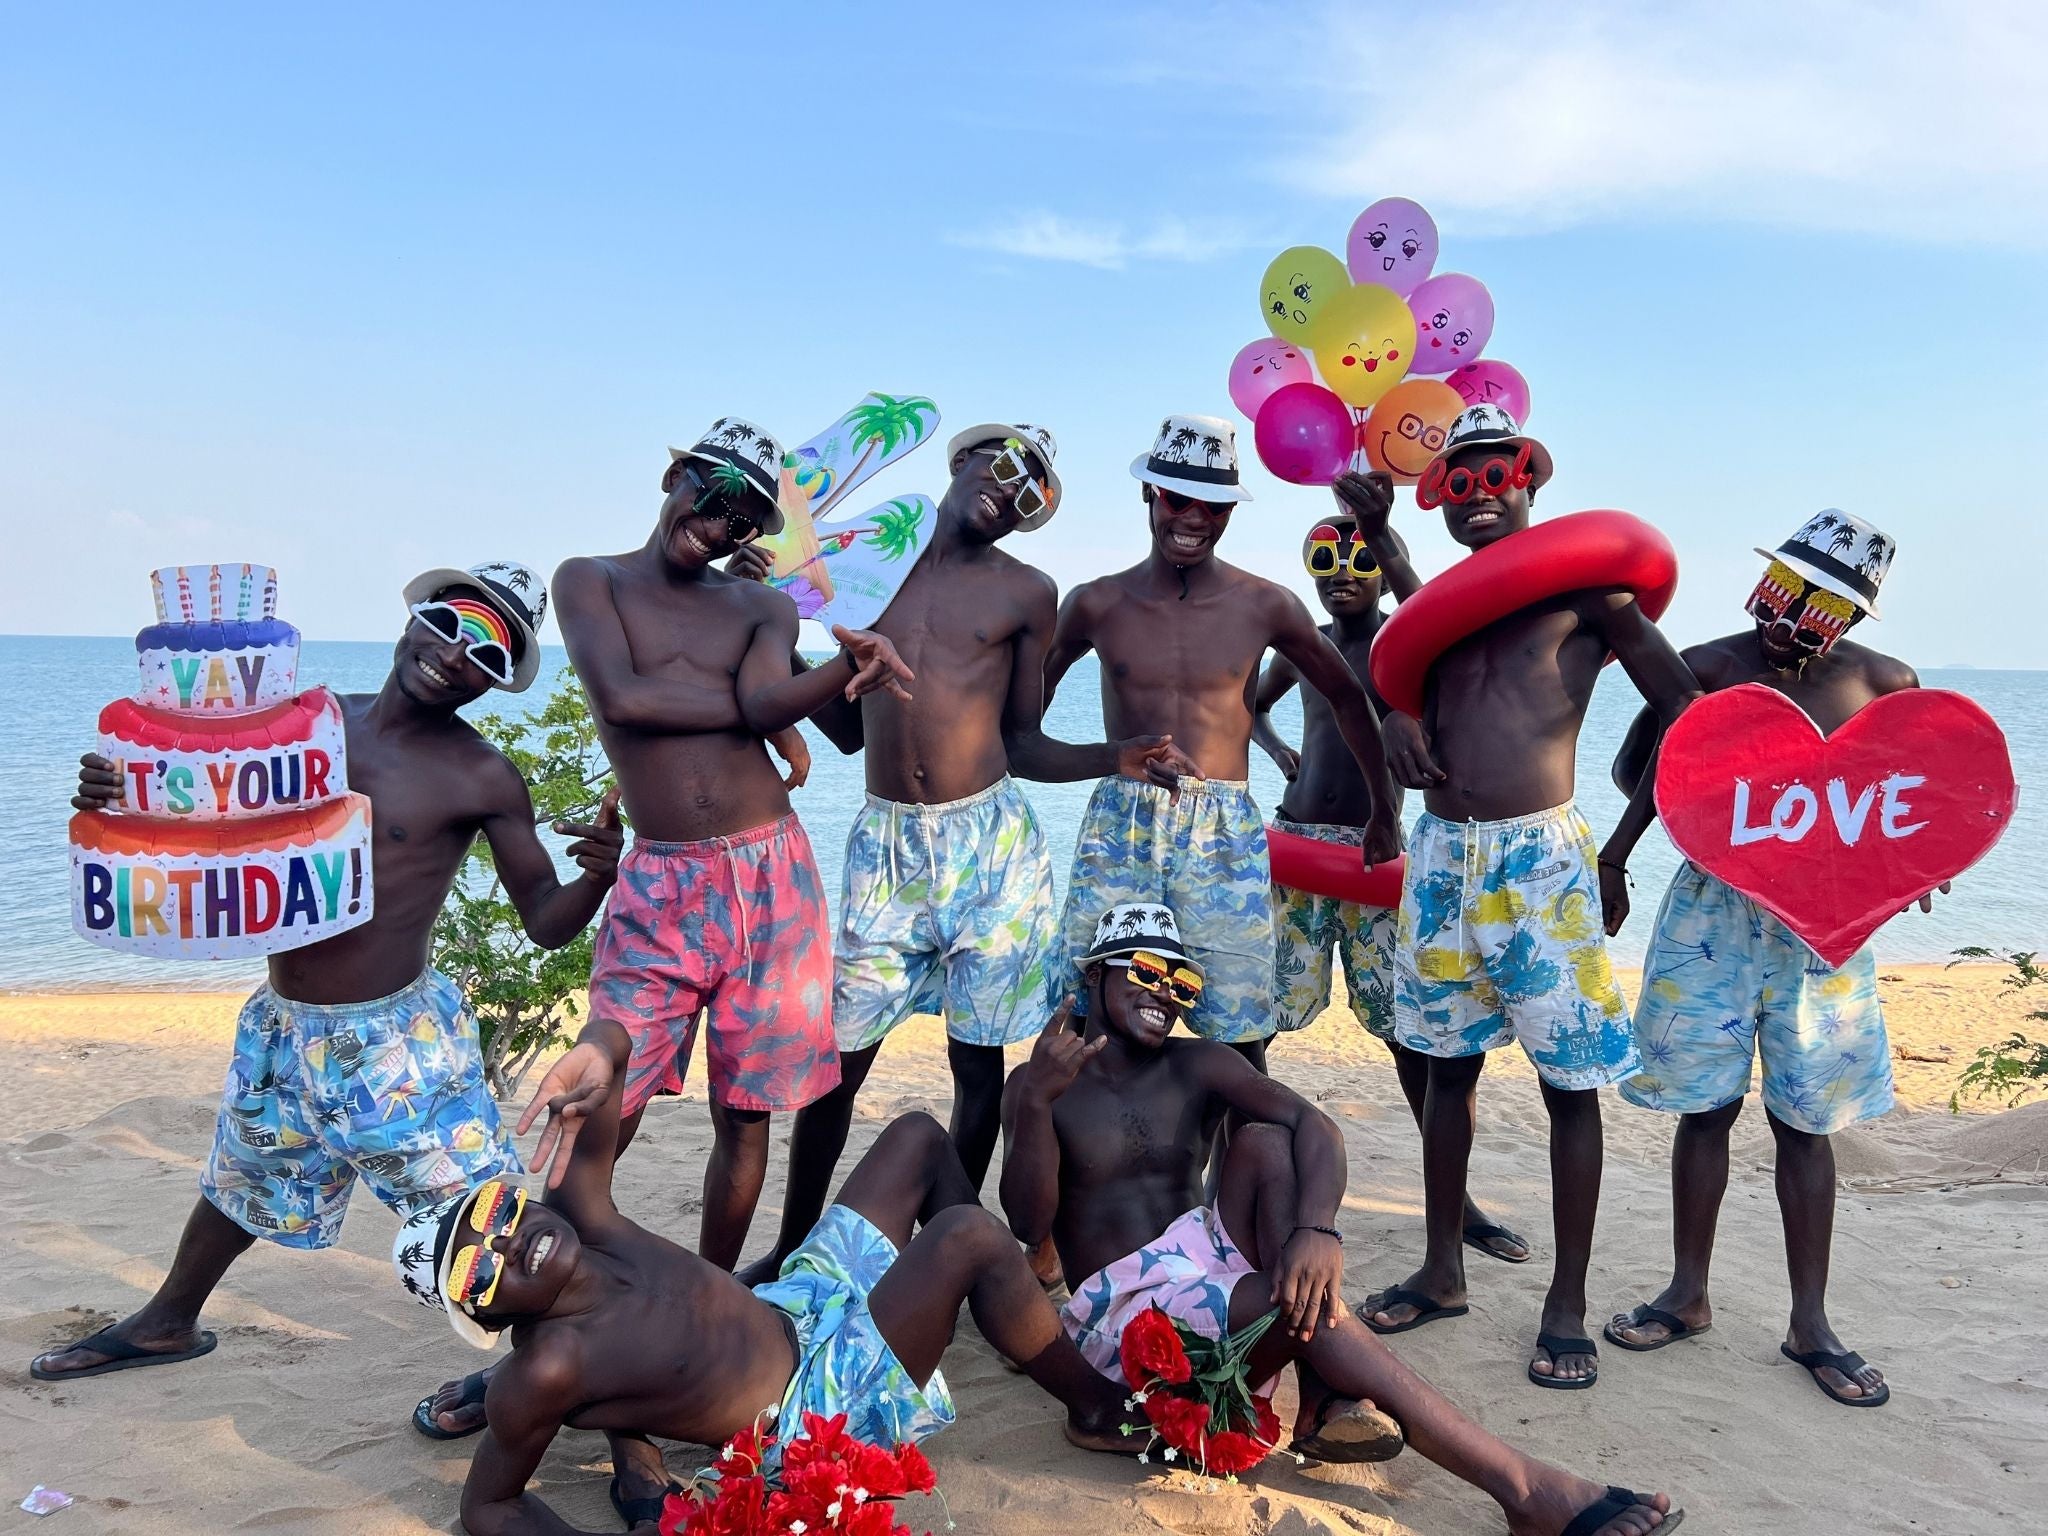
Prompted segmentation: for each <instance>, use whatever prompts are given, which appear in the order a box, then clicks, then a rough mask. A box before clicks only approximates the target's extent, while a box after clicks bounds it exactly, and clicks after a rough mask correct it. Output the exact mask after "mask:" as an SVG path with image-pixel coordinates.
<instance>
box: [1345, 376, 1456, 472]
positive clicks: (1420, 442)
mask: <svg viewBox="0 0 2048 1536" xmlns="http://www.w3.org/2000/svg"><path fill="white" fill-rule="evenodd" d="M1464 407H1465V402H1464V401H1463V400H1461V399H1460V398H1459V397H1458V392H1457V391H1456V390H1455V389H1452V388H1451V387H1450V386H1449V385H1448V384H1445V383H1443V382H1442V381H1440V380H1437V379H1403V380H1402V381H1401V382H1400V383H1399V384H1396V385H1395V386H1394V387H1393V388H1392V389H1390V390H1388V391H1387V393H1386V395H1385V397H1384V398H1383V399H1382V400H1381V401H1380V403H1379V404H1378V405H1376V406H1374V407H1373V411H1372V415H1371V416H1370V417H1368V418H1367V420H1366V423H1365V426H1364V428H1363V429H1362V430H1361V432H1360V439H1361V441H1362V444H1363V446H1364V448H1365V457H1366V460H1367V462H1369V463H1370V464H1371V465H1372V467H1373V468H1374V469H1380V470H1385V471H1386V472H1387V473H1388V474H1390V475H1392V476H1393V477H1394V483H1395V484H1396V485H1413V484H1414V483H1415V482H1416V480H1417V479H1419V478H1420V477H1421V475H1422V472H1423V471H1424V470H1425V469H1427V468H1429V461H1430V460H1431V459H1433V458H1435V457H1436V456H1437V455H1438V454H1439V453H1442V452H1443V449H1444V442H1445V439H1446V437H1447V436H1448V435H1449V433H1450V430H1451V423H1452V422H1454V421H1456V420H1457V419H1458V412H1459V411H1461V410H1463V409H1464Z"/></svg>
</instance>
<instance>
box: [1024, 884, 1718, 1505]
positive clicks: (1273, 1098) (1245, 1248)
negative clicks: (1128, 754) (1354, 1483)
mask: <svg viewBox="0 0 2048 1536" xmlns="http://www.w3.org/2000/svg"><path fill="white" fill-rule="evenodd" d="M1192 949H1193V946H1191V945H1188V944H1185V943H1183V942H1182V940H1181V933H1180V928H1179V925H1178V924H1177V923H1176V922H1175V920H1174V916H1173V914H1172V913H1171V912H1170V911H1168V910H1167V909H1166V908H1164V907H1160V906H1153V905H1148V904H1135V905H1130V906H1123V907H1117V908H1113V909H1111V910H1110V911H1108V912H1105V913H1104V914H1102V916H1101V918H1100V920H1099V921H1098V922H1097V923H1096V924H1095V928H1094V937H1093V940H1092V942H1091V943H1090V944H1089V945H1088V947H1087V948H1086V950H1085V951H1084V952H1083V954H1082V956H1081V965H1082V975H1083V979H1084V983H1085V985H1086V986H1087V988H1088V992H1089V1003H1090V1007H1089V1009H1088V1015H1087V1020H1086V1023H1085V1025H1084V1026H1083V1027H1082V1030H1081V1031H1080V1032H1079V1033H1076V1032H1075V1031H1074V1030H1073V1029H1071V1028H1069V1027H1068V1010H1067V1009H1065V1008H1062V1009H1060V1010H1059V1011H1058V1012H1057V1013H1056V1014H1054V1015H1053V1017H1052V1019H1051V1021H1050V1022H1049V1023H1048V1024H1047V1025H1046V1028H1045V1030H1044V1032H1043V1033H1042V1034H1041V1035H1040V1036H1039V1039H1038V1043H1037V1044H1036V1045H1035V1046H1034V1047H1033V1049H1032V1053H1031V1059H1030V1061H1029V1062H1028V1063H1027V1064H1026V1065H1024V1066H1022V1067H1020V1068H1018V1070H1017V1071H1016V1072H1015V1073H1013V1074H1012V1075H1011V1078H1010V1082H1009V1085H1008V1088H1007V1089H1006V1091H1005V1093H1004V1097H1003V1132H1004V1155H1003V1209H1004V1210H1005V1211H1006V1212H1007V1213H1008V1215H1009V1218H1010V1230H1011V1231H1012V1232H1014V1233H1015V1234H1016V1235H1017V1236H1018V1237H1019V1238H1020V1239H1022V1240H1023V1241H1024V1242H1026V1243H1035V1242H1038V1241H1039V1240H1041V1239H1043V1238H1044V1237H1045V1236H1046V1235H1047V1234H1050V1235H1051V1237H1052V1240H1053V1242H1054V1244H1055V1245H1056V1246H1057V1248H1058V1251H1059V1256H1060V1261H1061V1263H1062V1265H1063V1266H1064V1267H1065V1270H1066V1273H1067V1276H1068V1277H1069V1283H1070V1285H1071V1288H1072V1291H1073V1299H1072V1300H1071V1301H1069V1302H1068V1303H1067V1305H1066V1307H1065V1308H1064V1309H1062V1312H1061V1320H1062V1322H1063V1323H1064V1324H1065V1326H1066V1329H1067V1331H1068V1332H1069V1333H1070V1334H1072V1335H1073V1337H1074V1340H1075V1342H1076V1343H1077V1344H1078V1345H1079V1346H1080V1350H1081V1353H1082V1355H1083V1356H1084V1357H1086V1359H1087V1360H1088V1362H1089V1363H1090V1364H1091V1365H1093V1366H1094V1367H1095V1369H1096V1370H1098V1371H1100V1372H1102V1373H1103V1374H1104V1375H1105V1376H1106V1377H1107V1378H1108V1379H1110V1380H1111V1381H1114V1382H1117V1383H1119V1385H1120V1387H1122V1388H1123V1389H1124V1390H1128V1387H1129V1384H1128V1383H1125V1382H1123V1380H1122V1368H1121V1365H1120V1363H1119V1360H1118V1346H1119V1345H1120V1343H1121V1341H1122V1337H1123V1330H1124V1329H1125V1327H1126V1326H1128V1325H1129V1323H1130V1322H1131V1320H1132V1319H1133V1318H1134V1317H1136V1316H1138V1315H1139V1314H1140V1313H1141V1312H1143V1311H1144V1310H1145V1309H1146V1308H1147V1307H1150V1306H1153V1305H1157V1306H1159V1307H1161V1308H1162V1309H1164V1310H1165V1311H1166V1312H1167V1314H1168V1315H1169V1316H1171V1317H1172V1318H1174V1319H1175V1320H1176V1321H1177V1322H1179V1323H1181V1324H1184V1325H1185V1326H1187V1327H1189V1328H1191V1329H1193V1330H1194V1331H1196V1332H1199V1333H1201V1334H1204V1335H1206V1336H1207V1337H1209V1338H1212V1339H1213V1338H1219V1337H1221V1336H1222V1335H1223V1334H1224V1332H1225V1331H1226V1330H1227V1331H1229V1332H1232V1333H1235V1332H1237V1331H1239V1330H1241V1329H1243V1328H1245V1327H1246V1326H1248V1325H1249V1324H1251V1323H1253V1322H1256V1321H1257V1320H1258V1319H1259V1318H1261V1317H1262V1316H1264V1315H1265V1314H1266V1313H1268V1312H1270V1311H1272V1310H1274V1309H1275V1308H1278V1309H1279V1314H1280V1315H1279V1317H1278V1318H1277V1319H1275V1325H1274V1326H1273V1327H1272V1328H1270V1329H1269V1330H1268V1331H1267V1333H1266V1334H1265V1336H1264V1337H1263V1338H1262V1339H1261V1340H1260V1341H1259V1342H1258V1343H1257V1344H1256V1345H1255V1346H1254V1347H1253V1349H1252V1352H1251V1355H1250V1358H1249V1362H1248V1370H1247V1376H1248V1378H1249V1380H1251V1381H1253V1382H1258V1381H1262V1380H1263V1379H1265V1378H1269V1377H1271V1376H1273V1375H1274V1374H1275V1373H1277V1372H1278V1371H1279V1370H1280V1369H1281V1367H1282V1366H1283V1365H1284V1364H1285V1363H1286V1362H1287V1361H1288V1360H1290V1359H1291V1360H1294V1361H1295V1362H1296V1363H1297V1366H1298V1367H1299V1368H1300V1370H1301V1375H1302V1394H1301V1395H1302V1406H1301V1412H1300V1416H1299V1418H1298V1419H1297V1421H1296V1423H1295V1426H1294V1430H1295V1443H1294V1446H1293V1449H1294V1450H1296V1451H1297V1452H1299V1453H1300V1454H1302V1455H1305V1456H1308V1457H1311V1458H1314V1459H1316V1460H1321V1461H1367V1460H1381V1459H1384V1458H1385V1457H1387V1456H1390V1455H1392V1454H1394V1453H1396V1452H1398V1451H1399V1450H1400V1449H1401V1445H1402V1432H1403V1431H1405V1435H1406V1442H1407V1444H1408V1445H1410V1446H1413V1447H1414V1448H1415V1449H1416V1450H1418V1451H1420V1452H1421V1453H1422V1454H1423V1455H1424V1456H1426V1457H1428V1458H1429V1459H1430V1460H1431V1461H1434V1462H1435V1463H1437V1465H1439V1466H1441V1467H1443V1468H1444V1469H1445V1470H1447V1471H1449V1472H1451V1473H1453V1474H1454V1475H1456V1476H1458V1477H1460V1478H1463V1479H1464V1480H1465V1481H1467V1482H1469V1483H1473V1484H1475V1485H1476V1486H1478V1487H1480V1488H1482V1489H1484V1490H1485V1491H1486V1492H1487V1493H1488V1494H1490V1495H1492V1497H1493V1498H1494V1500H1495V1501H1496V1502H1497V1503H1498V1504H1499V1505H1500V1507H1501V1510H1502V1512H1503V1513H1504V1514H1505V1515H1506V1516H1507V1520H1508V1529H1509V1530H1510V1531H1512V1532H1515V1533H1517V1536H1559V1533H1563V1536H1592V1533H1595V1532H1598V1533H1601V1536H1641V1533H1643V1532H1646V1531H1652V1530H1656V1529H1659V1528H1662V1529H1664V1530H1666V1531H1669V1530H1672V1529H1674V1528H1675V1527H1676V1526H1677V1525H1678V1524H1679V1522H1680V1520H1681V1519H1682V1515H1681V1514H1679V1513H1677V1512H1673V1511H1672V1510H1671V1501H1670V1499H1669V1498H1667V1497H1666V1496H1665V1495H1663V1494H1661V1493H1659V1494H1651V1495H1638V1494H1635V1493H1632V1492H1629V1491H1628V1490H1626V1489H1608V1490H1604V1491H1603V1490H1602V1489H1601V1487H1600V1486H1599V1485H1598V1484H1596V1483H1590V1482H1587V1481H1586V1480H1585V1479H1583V1478H1578V1477H1573V1476H1572V1475H1571V1474H1569V1473H1567V1472H1564V1471H1561V1470H1559V1469H1558V1468H1556V1467H1551V1466H1546V1465H1544V1464H1543V1463H1542V1462H1539V1461H1537V1460H1535V1459H1534V1458H1532V1457H1530V1456H1527V1455H1525V1454H1523V1453H1522V1452H1520V1451H1517V1450H1515V1449H1514V1448H1513V1447H1511V1446H1509V1445H1506V1444H1504V1443H1503V1442H1501V1441H1500V1440H1497V1439H1495V1438H1494V1437H1493V1436H1492V1435H1490V1434H1488V1433H1487V1432H1486V1431H1485V1430H1484V1429H1482V1428H1480V1427H1479V1425H1477V1424H1475V1423H1473V1422H1472V1421H1471V1420H1470V1419H1468V1418H1466V1417H1465V1416H1464V1415H1463V1414H1462V1413H1460V1412H1459V1411H1458V1410H1457V1409H1456V1408H1455V1407H1453V1406H1452V1405H1451V1404H1450V1403H1449V1402H1448V1401H1447V1400H1446V1399H1445V1398H1444V1397H1443V1396H1442V1395H1441V1394H1439V1393H1438V1392H1437V1391H1436V1389H1435V1388H1433V1387H1431V1386H1430V1385H1429V1384H1428V1383H1427V1382H1425V1381H1423V1380H1422V1378H1420V1377H1419V1376H1417V1375H1415V1374H1414V1373H1413V1372H1412V1371H1410V1370H1408V1369H1407V1368H1406V1367H1405V1366H1403V1365H1402V1364H1401V1363H1400V1361H1398V1360H1397V1359H1395V1357H1394V1355H1393V1353H1392V1352H1391V1351H1390V1350H1389V1349H1388V1348H1387V1347H1386V1346H1385V1345H1383V1344H1382V1343H1380V1342H1379V1340H1377V1339H1376V1338H1374V1337H1373V1336H1372V1334H1371V1333H1369V1332H1368V1331H1367V1330H1366V1329H1364V1328H1362V1327H1360V1326H1359V1323H1358V1320H1357V1319H1356V1318H1355V1317H1354V1316H1352V1314H1351V1313H1350V1311H1349V1310H1348V1309H1347V1308H1346V1307H1345V1305H1344V1302H1343V1299H1342V1297H1341V1296H1340V1294H1339V1291H1340V1288H1341V1286H1342V1283H1343V1239H1342V1237H1341V1236H1339V1235H1338V1233H1337V1230H1336V1226H1335V1223H1336V1220H1337V1210H1338V1205H1339V1202H1340V1201H1341V1199H1342V1197H1343V1194H1344V1179H1345V1169H1344V1139H1343V1137H1342V1135H1341V1134H1340V1133H1339V1132H1338V1130H1337V1127H1336V1125H1335V1124H1334V1123H1333V1122H1332V1121H1331V1120H1330V1118H1329V1117H1328V1116H1327V1115H1325V1114H1323V1113H1322V1112H1321V1111H1320V1110H1318V1109H1316V1108H1315V1107H1314V1106H1312V1105H1310V1104H1308V1103H1307V1102H1306V1101H1304V1100H1303V1099H1302V1098H1301V1097H1300V1096H1299V1095H1298V1094H1296V1093H1294V1092H1293V1091H1292V1090H1291V1089H1288V1088H1286V1087H1283V1086H1282V1085H1281V1084H1279V1083H1277V1082H1274V1081H1273V1080H1272V1079H1271V1078H1268V1077H1265V1076H1263V1075H1261V1074H1260V1073H1258V1072H1256V1071H1254V1070H1253V1069H1252V1068H1251V1067H1250V1066H1249V1065H1248V1064H1247V1063H1246V1062H1245V1061H1244V1059H1243V1058H1242V1056H1241V1055H1239V1054H1237V1053H1235V1052H1232V1051H1229V1050H1224V1049H1221V1048H1220V1047H1219V1046H1218V1045H1216V1044H1215V1043H1213V1042H1211V1041H1206V1040H1177V1039H1170V1038H1168V1037H1169V1036H1170V1035H1171V1034H1172V1031H1173V1026H1174V1024H1175V1023H1176V1022H1177V1021H1178V1020H1179V1019H1181V1018H1182V1017H1183V1016H1184V1014H1185V1012H1186V1010H1187V1006H1188V1004H1189V1002H1190V1001H1192V1000H1195V999H1198V998H1199V996H1200V994H1201V992H1202V990H1203V976H1202V972H1201V968H1200V967H1199V966H1198V965H1197V964H1195V962H1194V961H1193V959H1192V958H1191V955H1192ZM1226 1113H1235V1114H1237V1115H1239V1116H1241V1117H1243V1118H1244V1119H1246V1120H1248V1121H1250V1122H1252V1123H1251V1124H1249V1125H1247V1126H1246V1127H1245V1128H1244V1129H1242V1130H1240V1131H1239V1132H1238V1133H1237V1134H1236V1135H1235V1136H1233V1137H1232V1138H1231V1139H1230V1143H1229V1149H1228V1151H1227V1152H1226V1153H1225V1154H1224V1157H1223V1165H1222V1173H1221V1177H1220V1179H1219V1181H1218V1186H1217V1195H1216V1199H1215V1202H1214V1204H1213V1205H1211V1204H1208V1203H1205V1201H1204V1198H1203V1194H1202V1167H1203V1163H1204V1161H1205V1159H1206V1157H1207V1154H1208V1151H1209V1145H1210V1138H1211V1135H1212V1133H1213V1131H1214V1129H1215V1127H1216V1125H1217V1123H1218V1122H1219V1121H1220V1120H1221V1119H1222V1118H1223V1117H1224V1115H1225V1114H1226ZM1255 1390H1257V1391H1258V1392H1259V1394H1260V1395H1264V1394H1265V1393H1266V1392H1267V1391H1268V1390H1270V1388H1269V1387H1260V1388H1257V1389H1255ZM1382 1410H1383V1411H1382ZM1389 1414H1390V1415H1392V1420H1393V1422H1391V1423H1389V1422H1388V1420H1387V1418H1386V1415H1389Z"/></svg>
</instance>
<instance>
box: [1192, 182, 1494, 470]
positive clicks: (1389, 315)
mask: <svg viewBox="0 0 2048 1536" xmlns="http://www.w3.org/2000/svg"><path fill="white" fill-rule="evenodd" d="M1345 256H1346V260H1344V261H1339V260H1338V259H1337V257H1336V256H1335V255H1334V254H1333V253H1331V252H1329V251H1326V250H1324V249H1322V248H1321V247H1320V246H1314V245H1296V246H1290V247H1289V248H1288V249H1287V250H1284V251H1282V252H1281V253H1280V254H1279V255H1278V256H1275V257H1274V258H1273V260H1272V263H1271V264H1270V265H1269V266H1268V267H1267V268H1266V275H1265V277H1264V278H1263V279H1262V280H1261V282H1260V284H1259V312H1260V314H1262V315H1263V316H1264V317H1265V321H1266V328H1267V329H1268V330H1270V331H1271V332H1272V335H1271V336H1262V337H1260V338H1259V339H1258V340H1257V341H1253V342H1248V343H1247V344H1246V345H1245V346H1244V347H1242V348H1240V349H1239V351H1238V354H1237V356H1236V358H1235V359H1234V360H1232V362H1231V365H1230V398H1231V399H1232V400H1233V401H1235V402H1236V403H1237V408H1238V409H1239V410H1240V411H1243V412H1244V413H1245V415H1246V416H1248V417H1250V418H1251V421H1252V443H1253V445H1254V446H1255V447H1256V448H1257V449H1258V453H1259V459H1260V462H1262V463H1263V464H1264V465H1265V466H1266V468H1268V469H1269V470H1271V471H1272V472H1273V473H1274V474H1276V475H1278V476H1279V477H1280V478H1281V479H1282V480H1288V481H1292V482H1293V483H1294V484H1296V485H1328V484H1329V483H1330V482H1331V481H1333V480H1335V479H1336V478H1337V477H1338V476H1339V475H1341V474H1343V473H1345V471H1346V470H1348V469H1353V468H1357V467H1361V463H1362V464H1363V465H1364V466H1369V467H1371V468H1373V469H1380V470H1385V471H1386V472H1387V473H1389V474H1391V475H1392V476H1393V477H1394V481H1395V483H1396V484H1398V485H1413V484H1415V482H1416V481H1417V480H1418V479H1419V478H1420V477H1421V475H1422V471H1423V470H1424V469H1425V468H1427V467H1428V464H1429V461H1430V460H1431V459H1432V458H1434V457H1435V456H1436V454H1437V453H1438V451H1439V450H1441V449H1442V447H1443V445H1444V436H1445V434H1446V433H1448V432H1449V431H1450V427H1451V423H1452V422H1453V421H1454V420H1456V419H1457V415H1458V412H1459V411H1461V410H1463V409H1464V408H1465V407H1466V406H1467V405H1475V404H1478V403H1479V402H1481V401H1486V402H1489V403H1492V404H1496V405H1499V406H1501V407H1502V408H1503V409H1505V410H1506V411H1507V412H1508V413H1509V414H1510V415H1511V416H1513V417H1514V418H1515V420H1516V421H1518V422H1522V421H1526V420H1527V418H1528V414H1529V385H1528V382H1527V381H1526V380H1525V379H1523V377H1522V375H1521V374H1520V373H1519V372H1517V371H1516V370H1515V369H1514V368H1513V367H1511V366H1509V365H1508V364H1506V363H1503V362H1500V361H1498V360H1496V359H1494V358H1481V357H1480V353H1481V352H1483V351H1484V350H1485V349H1486V343H1487V342H1488V341H1489V340H1490V339H1491V338H1492V336H1493V297H1492V295H1490V294H1489V293H1487V291H1486V285H1485V284H1483V283H1481V282H1480V281H1479V280H1478V279H1477V278H1475V277H1467V276H1466V275H1465V274H1464V273H1462V272H1443V273H1438V274H1437V275H1436V276H1434V277H1432V276H1431V275H1430V272H1431V269H1432V268H1434V267H1435V266H1436V257H1437V234H1436V222H1435V221H1434V220H1433V219H1431V218H1430V216H1429V214H1428V212H1427V211H1425V210H1424V208H1423V207H1422V205H1421V204H1420V203H1416V202H1412V201H1410V200H1409V199H1408V198H1405V197H1383V198H1381V199H1380V200H1379V201H1378V202H1376V203H1374V204H1373V205H1372V206H1371V207H1370V208H1368V209H1366V210H1365V212H1363V213H1361V214H1360V215H1359V216H1358V218H1357V220H1356V221H1355V222H1354V223H1353V224H1352V226H1351V235H1350V238H1349V239H1348V240H1347V241H1346V242H1345Z"/></svg>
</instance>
